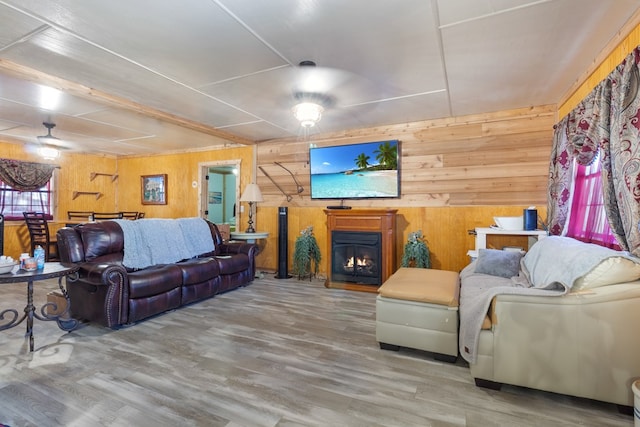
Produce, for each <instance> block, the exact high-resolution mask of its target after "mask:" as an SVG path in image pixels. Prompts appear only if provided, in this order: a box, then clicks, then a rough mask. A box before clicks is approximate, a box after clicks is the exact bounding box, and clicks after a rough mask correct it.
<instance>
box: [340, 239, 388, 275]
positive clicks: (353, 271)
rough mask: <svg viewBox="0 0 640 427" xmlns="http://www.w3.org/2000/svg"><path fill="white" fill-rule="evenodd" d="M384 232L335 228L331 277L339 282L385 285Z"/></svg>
mask: <svg viewBox="0 0 640 427" xmlns="http://www.w3.org/2000/svg"><path fill="white" fill-rule="evenodd" d="M381 243H382V238H381V236H380V233H370V232H365V233H361V232H356V231H334V232H333V233H332V235H331V245H332V249H331V253H332V256H331V259H332V265H331V278H332V279H333V280H337V281H339V282H351V283H361V284H365V285H376V286H379V285H381V284H382V281H381V278H382V270H381V268H380V260H381V259H382V253H381V248H380V244H381Z"/></svg>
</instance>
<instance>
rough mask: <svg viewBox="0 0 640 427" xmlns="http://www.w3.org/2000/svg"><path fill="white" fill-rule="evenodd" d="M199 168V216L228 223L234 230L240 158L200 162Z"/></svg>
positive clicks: (216, 221) (217, 222) (220, 222)
mask: <svg viewBox="0 0 640 427" xmlns="http://www.w3.org/2000/svg"><path fill="white" fill-rule="evenodd" d="M200 168H201V169H200V170H201V174H200V176H201V179H200V188H201V190H202V191H201V197H200V212H201V216H202V217H203V218H206V219H208V220H209V221H211V222H213V223H215V224H228V225H229V228H230V230H231V231H235V225H236V214H237V212H236V208H237V200H238V198H239V197H240V196H239V192H240V187H239V185H240V183H239V181H240V180H239V178H238V176H239V175H238V174H239V172H240V160H231V161H220V162H211V163H206V164H200Z"/></svg>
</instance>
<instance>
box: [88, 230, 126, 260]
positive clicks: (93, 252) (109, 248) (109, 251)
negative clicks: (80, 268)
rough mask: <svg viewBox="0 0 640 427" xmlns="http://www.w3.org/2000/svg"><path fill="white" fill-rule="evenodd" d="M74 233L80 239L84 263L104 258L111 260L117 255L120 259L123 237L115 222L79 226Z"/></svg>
mask: <svg viewBox="0 0 640 427" xmlns="http://www.w3.org/2000/svg"><path fill="white" fill-rule="evenodd" d="M76 231H77V232H78V233H79V234H80V236H81V238H82V243H83V245H84V259H85V260H86V261H97V260H98V259H100V258H103V257H105V256H109V257H108V258H111V257H112V256H113V254H119V255H120V259H122V252H123V250H124V236H123V234H122V229H121V228H120V226H119V225H118V224H116V223H115V222H113V221H103V222H96V223H90V224H81V225H78V226H77V227H76Z"/></svg>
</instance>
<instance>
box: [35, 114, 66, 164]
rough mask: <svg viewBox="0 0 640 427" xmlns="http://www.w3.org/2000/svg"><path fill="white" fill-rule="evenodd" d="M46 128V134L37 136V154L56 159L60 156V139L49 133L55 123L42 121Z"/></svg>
mask: <svg viewBox="0 0 640 427" xmlns="http://www.w3.org/2000/svg"><path fill="white" fill-rule="evenodd" d="M42 124H43V125H44V127H46V128H47V134H46V135H42V136H38V143H39V146H38V154H40V155H41V156H42V157H44V158H45V159H48V160H53V159H56V158H58V157H59V156H60V149H61V147H60V145H59V144H60V143H61V142H62V140H61V139H60V138H56V137H55V136H53V135H51V129H53V128H54V127H56V125H55V123H50V122H42Z"/></svg>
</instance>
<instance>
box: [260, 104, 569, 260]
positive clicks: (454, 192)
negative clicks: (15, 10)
mask: <svg viewBox="0 0 640 427" xmlns="http://www.w3.org/2000/svg"><path fill="white" fill-rule="evenodd" d="M555 113H556V109H555V106H552V105H546V106H537V107H531V108H524V109H517V110H510V111H502V112H496V113H490V114H481V115H473V116H464V117H455V118H448V119H441V120H430V121H423V122H414V123H407V124H401V125H393V126H388V127H378V128H369V129H359V130H354V131H348V132H341V133H335V134H326V135H316V136H312V137H310V138H309V139H308V140H292V139H287V140H278V141H269V142H261V143H259V144H258V147H257V156H256V158H257V166H258V168H257V183H258V185H259V186H260V189H261V190H262V194H263V197H264V199H265V200H264V202H261V203H259V204H258V212H257V215H256V222H257V224H258V229H259V231H268V232H269V233H270V237H269V238H268V239H267V241H266V242H264V249H263V251H262V253H261V255H260V258H259V260H258V265H259V266H261V267H262V268H265V269H275V268H277V216H278V212H277V207H279V206H287V207H288V208H289V209H288V212H289V230H290V231H289V236H288V240H289V248H290V250H289V258H291V253H292V251H293V247H294V243H295V238H296V237H297V234H298V233H299V231H301V230H302V229H304V228H305V227H306V226H307V225H312V226H313V227H314V230H315V233H316V236H317V238H318V241H319V244H320V247H321V248H325V247H326V244H325V242H326V237H327V236H326V230H324V228H325V224H326V218H325V214H324V212H323V209H324V208H325V207H326V206H327V205H330V204H336V202H335V201H327V200H311V199H310V196H309V194H310V192H309V181H310V176H309V164H308V155H309V153H308V152H309V144H315V145H316V146H318V147H321V146H330V145H341V144H350V143H357V142H368V141H383V140H389V139H398V140H400V141H401V192H402V196H401V198H400V199H385V200H358V201H356V200H347V201H345V204H348V205H350V206H352V207H353V208H367V207H376V208H377V207H385V208H398V209H399V211H398V213H399V220H398V224H399V225H398V243H397V244H398V245H400V246H398V247H397V248H398V253H399V255H398V257H400V256H401V252H402V251H401V245H403V244H404V241H405V239H406V236H407V235H408V233H409V232H411V231H415V230H417V229H422V230H423V232H424V233H425V235H426V236H427V240H428V241H430V242H431V245H430V247H431V250H432V252H433V257H434V258H435V260H436V261H435V262H434V266H436V267H438V268H444V269H453V270H458V269H460V268H462V267H463V266H464V265H466V263H467V261H468V258H467V257H466V251H467V250H468V249H472V248H473V242H474V240H473V237H470V236H468V234H467V230H468V229H473V228H475V227H481V226H489V225H490V224H491V223H492V217H493V216H494V215H521V214H522V209H523V208H524V207H527V206H529V205H534V206H536V207H538V209H539V211H540V213H541V214H542V215H543V218H544V215H545V212H546V186H547V176H548V165H549V154H550V148H551V142H552V135H553V124H554V122H555V119H556V114H555ZM276 162H278V163H280V164H281V165H282V166H284V167H286V168H287V169H289V170H290V171H291V173H292V174H293V175H294V177H295V180H297V181H298V182H299V183H300V185H301V186H302V187H303V188H304V191H303V192H302V193H300V194H298V193H297V192H296V183H295V180H294V179H293V178H292V176H291V175H290V174H289V173H288V172H287V171H286V170H285V169H283V168H282V167H280V166H279V165H278V164H276ZM263 171H264V172H266V173H267V174H268V175H269V176H270V177H271V179H270V178H268V177H267V176H265V174H264V173H263ZM272 180H273V181H275V184H274V182H272ZM276 184H277V185H276ZM278 186H279V187H280V188H282V190H284V192H285V193H286V194H289V195H290V196H291V197H290V198H291V200H290V201H287V198H286V197H285V196H284V195H283V194H282V192H281V191H280V190H279V189H278ZM321 272H323V273H326V266H325V265H323V266H321Z"/></svg>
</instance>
